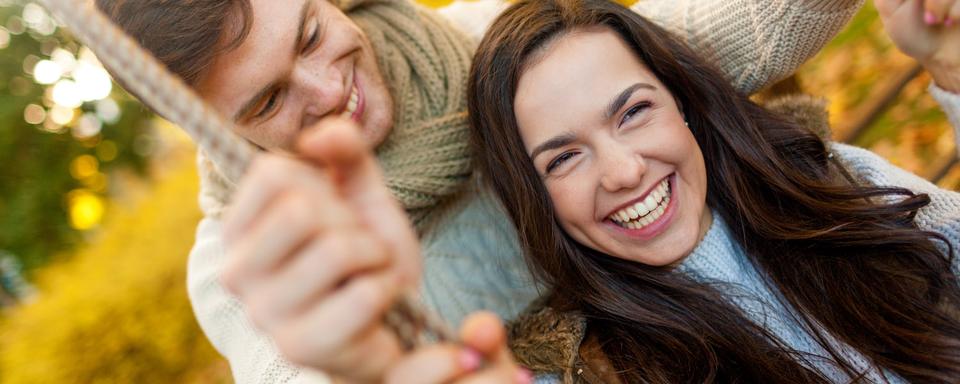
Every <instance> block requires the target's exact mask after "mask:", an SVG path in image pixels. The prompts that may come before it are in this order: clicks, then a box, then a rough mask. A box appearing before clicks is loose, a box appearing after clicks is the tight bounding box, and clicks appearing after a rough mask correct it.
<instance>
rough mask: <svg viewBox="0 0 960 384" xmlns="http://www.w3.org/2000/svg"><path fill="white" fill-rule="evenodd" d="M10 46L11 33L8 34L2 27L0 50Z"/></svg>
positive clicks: (0, 31)
mask: <svg viewBox="0 0 960 384" xmlns="http://www.w3.org/2000/svg"><path fill="white" fill-rule="evenodd" d="M8 46H10V32H7V29H6V28H4V27H0V49H4V48H6V47H8Z"/></svg>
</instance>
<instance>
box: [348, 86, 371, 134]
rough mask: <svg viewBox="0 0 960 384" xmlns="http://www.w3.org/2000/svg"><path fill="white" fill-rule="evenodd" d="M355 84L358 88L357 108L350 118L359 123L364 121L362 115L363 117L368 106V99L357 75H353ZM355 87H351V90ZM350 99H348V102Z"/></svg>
mask: <svg viewBox="0 0 960 384" xmlns="http://www.w3.org/2000/svg"><path fill="white" fill-rule="evenodd" d="M353 86H354V87H355V88H357V109H356V110H354V111H353V114H352V115H350V118H351V119H353V120H354V121H356V122H357V124H360V123H362V121H361V117H363V109H364V107H365V106H366V101H365V100H364V97H363V96H364V95H363V89H361V88H360V84H359V83H358V82H357V77H356V75H354V77H353ZM352 91H353V89H351V92H352ZM349 102H350V100H349V99H347V103H349Z"/></svg>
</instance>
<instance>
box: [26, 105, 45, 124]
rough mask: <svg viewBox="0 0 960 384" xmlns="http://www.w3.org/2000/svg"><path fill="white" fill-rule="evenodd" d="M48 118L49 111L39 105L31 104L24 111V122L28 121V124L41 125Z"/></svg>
mask: <svg viewBox="0 0 960 384" xmlns="http://www.w3.org/2000/svg"><path fill="white" fill-rule="evenodd" d="M46 118H47V111H46V110H44V109H43V107H41V106H39V105H36V104H30V105H27V107H26V108H24V109H23V121H26V122H27V124H40V123H42V122H43V120H44V119H46Z"/></svg>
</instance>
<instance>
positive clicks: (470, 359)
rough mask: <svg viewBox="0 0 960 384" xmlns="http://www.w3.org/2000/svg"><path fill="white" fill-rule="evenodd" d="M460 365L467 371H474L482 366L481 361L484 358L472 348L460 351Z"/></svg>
mask: <svg viewBox="0 0 960 384" xmlns="http://www.w3.org/2000/svg"><path fill="white" fill-rule="evenodd" d="M459 359H460V367H461V368H463V369H464V370H467V371H473V370H476V369H477V368H480V362H481V360H482V359H483V358H482V357H480V354H479V353H477V352H476V351H474V350H472V349H464V350H462V351H460V357H459Z"/></svg>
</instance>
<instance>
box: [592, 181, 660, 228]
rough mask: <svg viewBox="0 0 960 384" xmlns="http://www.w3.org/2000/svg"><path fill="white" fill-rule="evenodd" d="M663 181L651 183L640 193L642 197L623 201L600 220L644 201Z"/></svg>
mask: <svg viewBox="0 0 960 384" xmlns="http://www.w3.org/2000/svg"><path fill="white" fill-rule="evenodd" d="M675 174H676V173H671V174H669V175H667V176H666V177H664V179H666V178H670V177H672V176H673V175H675ZM662 182H663V179H660V180H658V181H657V182H656V183H654V184H653V185H651V186H650V188H648V189H647V191H646V192H645V193H644V194H642V195H640V197H638V198H636V199H633V200H630V201H628V202H626V203H623V204H622V205H620V206H619V207H617V208H615V209H614V210H612V211H610V212H607V214H606V215H605V216H603V217H602V218H601V219H600V220H607V219H609V218H610V216H613V214H614V213H617V212H620V210H621V209H624V208H626V207H630V206H633V205H634V204H636V203H637V202H640V201H643V200H644V199H646V198H647V196H650V194H651V193H653V190H654V189H657V187H658V186H660V183H662Z"/></svg>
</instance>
